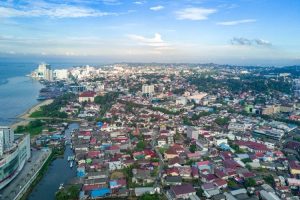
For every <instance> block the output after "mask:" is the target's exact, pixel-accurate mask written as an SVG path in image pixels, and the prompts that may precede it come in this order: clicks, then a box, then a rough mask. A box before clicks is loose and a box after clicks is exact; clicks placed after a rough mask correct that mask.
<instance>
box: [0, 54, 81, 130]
mask: <svg viewBox="0 0 300 200" xmlns="http://www.w3.org/2000/svg"><path fill="white" fill-rule="evenodd" d="M38 64H39V63H38V62H17V61H13V60H11V61H1V60H0V125H10V124H12V123H14V122H16V121H17V120H18V119H17V118H16V117H17V116H18V115H20V114H22V113H24V112H26V111H27V110H28V109H29V108H30V107H32V106H34V105H35V104H37V103H38V101H37V100H36V98H37V96H38V94H39V90H40V89H41V88H42V85H41V84H40V83H38V82H37V81H35V80H32V79H31V78H29V77H26V75H28V74H30V72H32V71H33V70H34V69H36V68H37V66H38ZM49 64H51V66H52V67H53V69H56V68H68V67H72V66H79V65H83V63H71V62H69V63H68V62H53V63H49Z"/></svg>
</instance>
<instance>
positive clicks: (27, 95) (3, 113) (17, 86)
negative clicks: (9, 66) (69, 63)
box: [0, 76, 42, 125]
mask: <svg viewBox="0 0 300 200" xmlns="http://www.w3.org/2000/svg"><path fill="white" fill-rule="evenodd" d="M41 88H42V85H41V84H40V83H39V82H38V81H35V80H32V79H30V78H29V77H25V76H23V77H20V76H18V77H13V78H9V79H7V82H6V83H5V84H2V85H0V125H11V124H12V123H14V122H16V121H18V120H19V119H17V116H18V115H20V114H21V113H24V112H25V111H26V110H28V108H30V107H32V106H34V105H35V104H37V103H38V101H37V100H36V98H37V96H38V94H39V90H40V89H41Z"/></svg>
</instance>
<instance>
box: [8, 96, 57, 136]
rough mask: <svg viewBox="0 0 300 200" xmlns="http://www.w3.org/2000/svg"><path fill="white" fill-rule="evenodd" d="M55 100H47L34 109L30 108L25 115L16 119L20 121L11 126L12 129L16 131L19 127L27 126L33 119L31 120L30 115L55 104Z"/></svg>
mask: <svg viewBox="0 0 300 200" xmlns="http://www.w3.org/2000/svg"><path fill="white" fill-rule="evenodd" d="M53 101H54V100H53V99H47V100H45V101H42V102H39V103H38V104H36V105H34V106H33V107H31V108H29V109H28V110H27V111H25V112H24V113H22V114H20V115H18V116H17V117H16V118H18V119H20V121H17V122H14V123H13V124H11V125H10V127H11V128H12V129H13V130H15V129H16V128H17V127H18V126H25V125H27V124H28V123H29V122H30V120H31V119H32V118H30V115H31V114H32V113H33V112H35V111H37V110H39V109H40V108H41V107H42V106H44V105H49V104H51V103H52V102H53Z"/></svg>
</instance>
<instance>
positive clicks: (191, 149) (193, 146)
mask: <svg viewBox="0 0 300 200" xmlns="http://www.w3.org/2000/svg"><path fill="white" fill-rule="evenodd" d="M196 149H197V146H196V144H192V145H191V146H190V148H189V150H190V152H192V153H195V151H196Z"/></svg>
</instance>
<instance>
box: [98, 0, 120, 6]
mask: <svg viewBox="0 0 300 200" xmlns="http://www.w3.org/2000/svg"><path fill="white" fill-rule="evenodd" d="M102 2H103V3H104V4H106V5H120V4H122V3H121V1H119V0H102Z"/></svg>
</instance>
